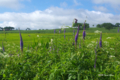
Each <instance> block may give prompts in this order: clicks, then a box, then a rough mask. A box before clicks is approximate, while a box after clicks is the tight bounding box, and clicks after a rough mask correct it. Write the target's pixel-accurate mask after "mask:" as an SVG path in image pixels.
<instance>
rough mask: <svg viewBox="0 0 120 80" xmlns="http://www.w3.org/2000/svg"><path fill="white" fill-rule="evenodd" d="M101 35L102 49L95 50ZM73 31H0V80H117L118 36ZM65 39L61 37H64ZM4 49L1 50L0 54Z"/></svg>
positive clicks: (119, 62) (119, 70)
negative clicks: (21, 43) (76, 37)
mask: <svg viewBox="0 0 120 80" xmlns="http://www.w3.org/2000/svg"><path fill="white" fill-rule="evenodd" d="M96 30H100V31H102V47H99V40H100V33H99V32H98V33H94V31H96ZM82 32H83V30H80V31H79V35H78V41H77V45H75V34H76V33H77V29H76V30H75V34H74V33H73V30H71V29H66V32H65V33H64V31H61V33H59V31H58V30H56V33H54V30H44V31H43V30H37V31H21V35H22V39H23V52H21V50H20V35H19V31H6V34H5V33H4V32H3V31H0V45H1V47H0V79H2V80H7V79H8V80H119V79H120V58H119V57H120V54H119V53H120V49H119V48H120V34H119V33H118V32H117V28H115V29H112V30H110V31H109V30H105V29H102V28H100V29H98V28H91V29H88V30H86V37H85V40H83V33H82ZM64 35H65V36H64ZM3 48H4V50H3Z"/></svg>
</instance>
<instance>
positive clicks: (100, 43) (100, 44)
mask: <svg viewBox="0 0 120 80" xmlns="http://www.w3.org/2000/svg"><path fill="white" fill-rule="evenodd" d="M99 46H100V47H102V33H101V34H100V42H99Z"/></svg>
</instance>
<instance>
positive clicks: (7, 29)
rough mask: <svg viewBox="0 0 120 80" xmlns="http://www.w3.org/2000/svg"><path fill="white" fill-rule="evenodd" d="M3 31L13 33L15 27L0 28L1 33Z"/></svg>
mask: <svg viewBox="0 0 120 80" xmlns="http://www.w3.org/2000/svg"><path fill="white" fill-rule="evenodd" d="M3 30H5V31H11V30H14V27H11V26H6V27H4V28H3V27H0V31H3Z"/></svg>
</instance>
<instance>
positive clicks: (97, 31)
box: [94, 30, 102, 33]
mask: <svg viewBox="0 0 120 80" xmlns="http://www.w3.org/2000/svg"><path fill="white" fill-rule="evenodd" d="M101 32H102V31H99V30H96V31H94V33H101Z"/></svg>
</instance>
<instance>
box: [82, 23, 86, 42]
mask: <svg viewBox="0 0 120 80" xmlns="http://www.w3.org/2000/svg"><path fill="white" fill-rule="evenodd" d="M85 36H86V33H85V22H84V29H83V39H84V40H85Z"/></svg>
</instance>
